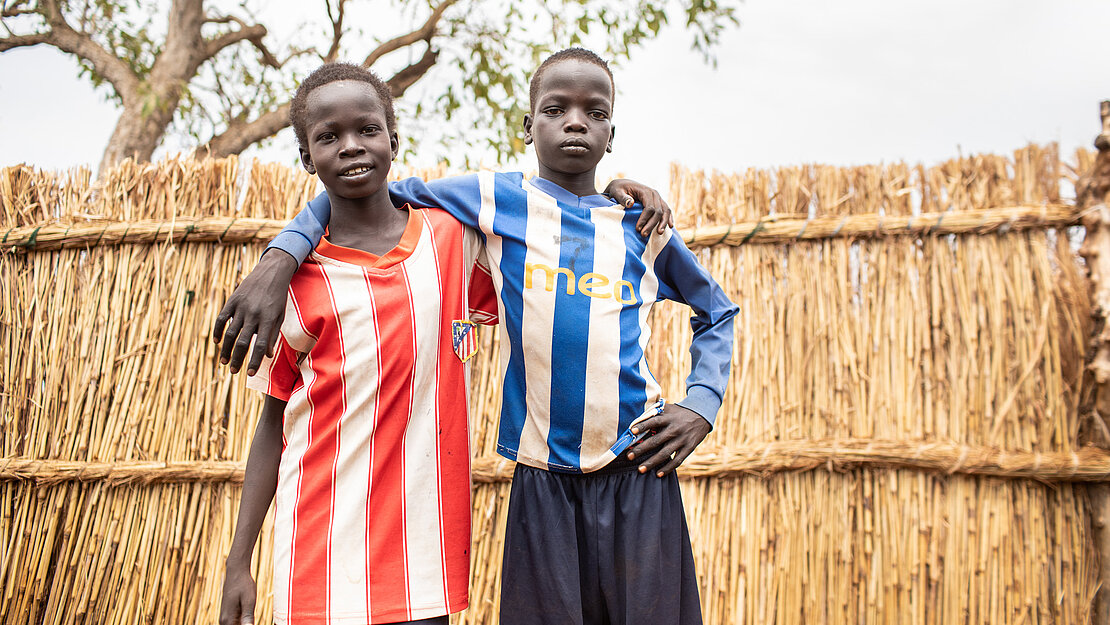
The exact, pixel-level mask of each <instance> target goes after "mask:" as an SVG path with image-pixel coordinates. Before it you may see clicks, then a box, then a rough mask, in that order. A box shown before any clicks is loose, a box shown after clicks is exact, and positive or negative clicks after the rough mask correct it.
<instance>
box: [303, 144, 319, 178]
mask: <svg viewBox="0 0 1110 625" xmlns="http://www.w3.org/2000/svg"><path fill="white" fill-rule="evenodd" d="M299 149H300V151H301V165H303V166H304V170H305V171H307V172H308V173H310V174H315V173H316V166H315V165H313V164H312V156H311V155H309V153H308V150H306V149H304V148H299Z"/></svg>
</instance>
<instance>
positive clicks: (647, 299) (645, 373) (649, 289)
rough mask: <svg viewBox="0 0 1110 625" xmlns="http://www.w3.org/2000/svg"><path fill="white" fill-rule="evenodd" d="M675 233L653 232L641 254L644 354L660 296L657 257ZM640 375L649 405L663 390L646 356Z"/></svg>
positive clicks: (641, 329) (641, 331) (670, 231)
mask: <svg viewBox="0 0 1110 625" xmlns="http://www.w3.org/2000/svg"><path fill="white" fill-rule="evenodd" d="M673 234H674V230H672V229H670V228H667V230H666V231H665V232H664V233H663V234H659V233H657V232H653V233H652V234H651V237H650V238H649V239H648V242H647V246H646V247H645V248H644V253H643V254H641V255H640V258H641V259H642V260H643V262H644V267H645V269H644V277H643V279H642V280H641V281H640V298H641V299H642V300H643V304H641V305H640V319H639V321H640V351H641V352H642V353H644V354H646V353H647V346H648V342H649V341H650V340H651V325H650V324H649V323H648V321H647V318H648V313H650V312H651V307H652V306H653V305H655V300H656V298H657V297H658V296H659V278H657V277H656V275H655V259H656V258H657V257H658V256H659V253H660V252H662V251H663V248H664V247H666V245H667V241H669V240H670V238H671V236H672V235H673ZM640 375H641V376H642V377H643V378H644V385H645V388H644V390H645V391H646V392H647V400H648V405H649V406H650V405H653V404H654V403H655V398H658V397H660V396H661V395H662V393H663V390H662V389H661V388H660V387H659V383H658V382H656V381H655V376H653V375H652V374H651V369H649V368H648V360H647V358H646V357H643V358H640ZM646 408H647V407H646V406H645V409H646ZM645 416H647V415H646V414H643V415H640V418H641V419H642V418H643V417H645ZM636 420H637V421H638V420H640V419H636Z"/></svg>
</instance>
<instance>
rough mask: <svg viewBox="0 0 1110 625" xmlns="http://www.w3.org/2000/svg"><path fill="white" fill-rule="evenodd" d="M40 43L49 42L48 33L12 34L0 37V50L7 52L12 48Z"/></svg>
mask: <svg viewBox="0 0 1110 625" xmlns="http://www.w3.org/2000/svg"><path fill="white" fill-rule="evenodd" d="M40 43H50V33H35V34H33V35H12V36H11V37H0V52H7V51H8V50H11V49H13V48H24V47H27V46H37V45H39V44H40Z"/></svg>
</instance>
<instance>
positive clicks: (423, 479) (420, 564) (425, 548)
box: [403, 221, 456, 609]
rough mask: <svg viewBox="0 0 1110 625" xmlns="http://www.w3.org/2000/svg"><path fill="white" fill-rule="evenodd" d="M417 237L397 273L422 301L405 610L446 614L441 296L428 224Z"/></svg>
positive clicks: (408, 436)
mask: <svg viewBox="0 0 1110 625" xmlns="http://www.w3.org/2000/svg"><path fill="white" fill-rule="evenodd" d="M420 237H421V242H420V245H418V246H417V248H416V252H414V253H413V255H412V256H410V257H409V258H408V259H407V260H406V261H405V264H404V268H403V269H404V273H405V278H406V280H407V281H408V284H409V292H410V293H414V294H417V293H423V296H420V297H416V296H414V297H413V301H412V306H413V311H412V315H413V332H414V335H415V337H416V345H415V348H416V363H415V366H414V368H413V369H414V371H413V392H412V412H411V414H410V415H409V422H408V427H407V428H406V430H405V440H404V450H405V458H404V461H405V506H404V509H405V541H406V544H407V545H408V550H407V551H408V582H409V595H410V596H411V597H418V598H419V599H420V604H418V605H416V604H414V605H412V606H411V608H412V609H427V608H429V607H431V606H433V605H442V606H444V609H446V605H447V595H446V589H445V588H444V573H443V545H442V542H441V536H442V534H441V532H440V510H441V504H440V500H439V492H440V491H439V455H438V451H437V443H438V436H437V433H438V428H439V423H438V417H439V415H438V414H437V411H436V404H437V400H438V392H437V391H438V383H439V380H438V377H439V338H440V336H439V335H440V330H441V327H440V308H441V306H442V294H441V293H439V286H440V280H439V275H438V272H437V270H436V264H437V258H436V253H435V249H434V247H433V242H432V224H431V223H428V222H427V221H425V224H424V229H423V231H422V232H421V235H420ZM446 269H447V270H448V271H450V270H453V269H456V268H453V267H448V268H446ZM433 289H434V291H433ZM433 293H434V294H435V295H436V296H435V297H432V294H433ZM452 357H454V356H453V355H452Z"/></svg>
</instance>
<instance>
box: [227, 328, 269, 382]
mask: <svg viewBox="0 0 1110 625" xmlns="http://www.w3.org/2000/svg"><path fill="white" fill-rule="evenodd" d="M256 332H258V326H257V325H255V324H254V323H250V324H247V325H244V326H243V329H242V330H240V331H239V338H237V339H235V349H234V350H232V352H231V372H232V373H239V369H240V368H241V367H242V366H243V359H244V358H246V357H247V350H249V349H250V347H251V341H253V340H254V335H255V333H256ZM261 361H262V360H261V359H259V362H261Z"/></svg>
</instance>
